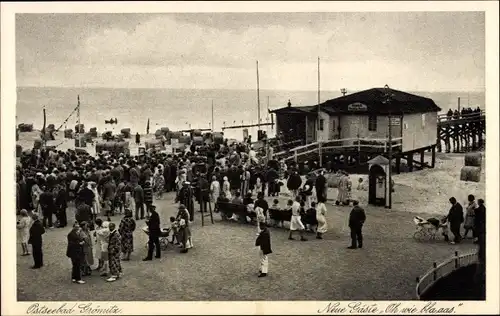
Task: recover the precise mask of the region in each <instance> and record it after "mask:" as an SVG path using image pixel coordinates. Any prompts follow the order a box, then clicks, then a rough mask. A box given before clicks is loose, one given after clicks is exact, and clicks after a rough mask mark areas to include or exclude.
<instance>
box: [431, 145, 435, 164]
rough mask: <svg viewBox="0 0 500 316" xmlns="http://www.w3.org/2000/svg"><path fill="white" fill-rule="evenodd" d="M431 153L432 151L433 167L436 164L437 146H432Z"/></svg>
mask: <svg viewBox="0 0 500 316" xmlns="http://www.w3.org/2000/svg"><path fill="white" fill-rule="evenodd" d="M431 153H432V160H431V168H434V167H435V166H436V146H432V148H431Z"/></svg>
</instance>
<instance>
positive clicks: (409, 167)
mask: <svg viewBox="0 0 500 316" xmlns="http://www.w3.org/2000/svg"><path fill="white" fill-rule="evenodd" d="M407 157H408V158H407V159H406V160H407V161H408V171H410V172H412V171H413V152H411V153H408V156H407Z"/></svg>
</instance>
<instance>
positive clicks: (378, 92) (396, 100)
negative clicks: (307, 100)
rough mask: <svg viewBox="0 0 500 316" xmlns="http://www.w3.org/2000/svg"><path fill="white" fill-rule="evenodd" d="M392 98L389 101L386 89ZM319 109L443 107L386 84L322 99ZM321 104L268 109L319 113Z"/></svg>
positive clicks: (419, 109)
mask: <svg viewBox="0 0 500 316" xmlns="http://www.w3.org/2000/svg"><path fill="white" fill-rule="evenodd" d="M387 91H388V92H389V94H390V96H391V98H390V102H386V101H387V97H386V93H387ZM319 106H320V109H321V111H323V112H326V113H328V114H334V115H337V114H351V113H357V114H389V113H392V114H411V113H427V112H439V111H441V108H440V107H439V106H437V105H436V103H434V101H433V100H432V99H429V98H425V97H422V96H418V95H415V94H411V93H407V92H403V91H399V90H394V89H390V88H389V89H386V88H372V89H368V90H363V91H360V92H356V93H352V94H348V95H346V96H342V97H338V98H335V99H331V100H328V101H325V102H323V103H321V104H320V105H319ZM317 109H318V105H313V106H301V107H283V108H280V109H276V110H272V111H269V112H271V113H276V114H310V115H315V114H316V113H317V111H318V110H317Z"/></svg>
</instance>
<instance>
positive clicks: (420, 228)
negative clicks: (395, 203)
mask: <svg viewBox="0 0 500 316" xmlns="http://www.w3.org/2000/svg"><path fill="white" fill-rule="evenodd" d="M413 222H414V223H415V225H416V230H415V233H414V234H413V238H414V239H416V240H436V239H437V238H438V236H439V234H438V233H439V231H441V234H442V235H443V236H444V238H445V240H447V239H448V222H447V220H446V217H445V218H443V219H441V220H439V219H437V218H434V217H432V218H429V219H427V220H426V219H424V218H422V217H420V216H415V217H414V218H413Z"/></svg>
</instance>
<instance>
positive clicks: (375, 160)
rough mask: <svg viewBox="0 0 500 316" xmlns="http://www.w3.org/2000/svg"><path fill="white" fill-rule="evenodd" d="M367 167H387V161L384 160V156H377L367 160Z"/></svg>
mask: <svg viewBox="0 0 500 316" xmlns="http://www.w3.org/2000/svg"><path fill="white" fill-rule="evenodd" d="M368 164H369V165H381V166H387V165H389V159H387V158H385V157H384V156H381V155H378V156H377V157H375V158H373V159H371V160H368Z"/></svg>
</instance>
